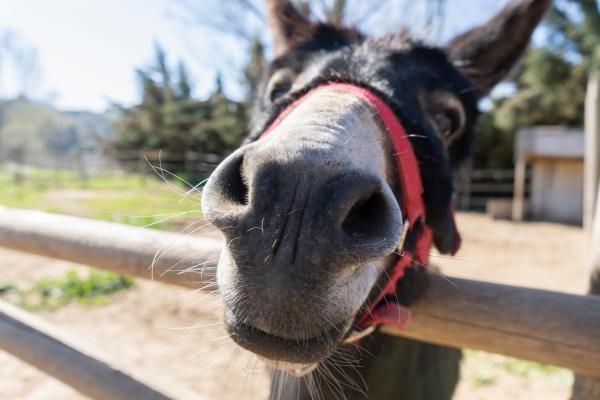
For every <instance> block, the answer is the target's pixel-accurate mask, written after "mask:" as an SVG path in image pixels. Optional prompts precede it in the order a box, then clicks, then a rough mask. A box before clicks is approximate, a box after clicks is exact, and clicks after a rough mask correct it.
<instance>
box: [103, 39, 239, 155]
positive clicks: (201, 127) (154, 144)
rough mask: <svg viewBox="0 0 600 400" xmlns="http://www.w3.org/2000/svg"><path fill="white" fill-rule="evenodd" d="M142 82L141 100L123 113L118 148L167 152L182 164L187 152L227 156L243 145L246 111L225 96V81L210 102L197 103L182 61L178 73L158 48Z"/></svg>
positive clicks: (140, 76)
mask: <svg viewBox="0 0 600 400" xmlns="http://www.w3.org/2000/svg"><path fill="white" fill-rule="evenodd" d="M137 77H138V81H139V85H140V89H141V96H140V97H141V101H140V103H139V104H137V105H135V106H133V107H130V108H122V112H123V116H122V117H121V118H120V120H119V121H118V122H117V126H116V128H117V138H116V139H115V140H114V142H112V143H111V147H112V148H113V149H116V150H135V151H140V150H141V151H150V150H162V151H163V152H164V153H165V155H166V156H169V157H172V158H176V159H180V160H183V159H184V158H185V155H186V152H188V151H195V152H201V153H207V152H208V153H219V154H226V153H228V152H230V151H231V150H232V149H233V148H235V147H237V145H238V144H239V142H240V141H241V138H242V136H243V133H244V129H245V124H246V107H245V106H244V104H241V103H237V102H234V101H232V100H230V99H229V98H227V97H226V96H225V95H224V93H223V89H222V83H221V80H220V78H217V81H216V89H215V91H214V93H213V94H212V95H211V96H210V97H209V98H208V99H207V100H204V101H202V100H197V99H194V98H193V96H192V92H193V88H192V83H191V80H190V77H189V74H188V72H187V68H186V67H185V65H184V64H183V63H182V62H180V63H178V64H177V68H176V72H175V73H173V71H172V70H171V68H170V67H169V64H168V60H167V56H166V54H165V52H164V51H163V50H162V48H160V47H159V46H157V47H156V51H155V59H154V62H153V64H152V65H150V66H149V67H147V68H145V69H139V70H138V71H137Z"/></svg>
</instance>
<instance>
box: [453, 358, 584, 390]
mask: <svg viewBox="0 0 600 400" xmlns="http://www.w3.org/2000/svg"><path fill="white" fill-rule="evenodd" d="M463 371H465V372H466V373H467V374H468V375H469V377H468V378H469V379H471V381H472V383H473V385H474V386H475V387H481V386H486V385H492V384H494V383H495V381H496V377H497V376H498V375H499V374H502V373H503V374H509V375H513V376H516V377H520V378H524V379H528V380H537V379H541V380H545V381H553V382H555V383H557V384H558V385H560V386H565V387H568V386H570V385H571V384H572V382H573V373H572V372H571V371H569V370H566V369H563V368H559V367H555V366H552V365H546V364H539V363H536V362H532V361H524V360H519V359H516V358H512V357H506V356H502V355H499V354H491V353H485V352H483V351H475V350H463Z"/></svg>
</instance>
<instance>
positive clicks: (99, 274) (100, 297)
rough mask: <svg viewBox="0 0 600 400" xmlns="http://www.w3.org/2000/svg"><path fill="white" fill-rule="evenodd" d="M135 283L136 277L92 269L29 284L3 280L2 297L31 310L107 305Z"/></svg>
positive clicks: (0, 293)
mask: <svg viewBox="0 0 600 400" xmlns="http://www.w3.org/2000/svg"><path fill="white" fill-rule="evenodd" d="M131 285H133V279H132V278H129V277H125V276H121V275H117V274H114V273H112V272H106V271H99V270H95V269H91V270H90V271H89V273H88V274H87V276H84V277H81V276H80V275H79V274H77V273H76V272H75V271H69V272H67V273H66V274H65V276H64V277H62V278H58V279H41V280H39V281H36V282H35V283H33V284H32V285H30V286H28V287H17V286H14V285H11V284H7V283H4V284H2V283H0V296H1V297H3V298H4V299H5V300H7V301H10V302H11V303H13V304H16V305H18V306H20V307H23V308H26V309H29V310H56V309H57V308H59V307H62V306H65V305H67V304H70V303H73V302H77V303H81V304H86V305H94V304H103V303H106V302H107V301H108V300H109V299H110V296H111V295H112V294H114V293H116V292H119V291H121V290H124V289H127V288H129V287H130V286H131Z"/></svg>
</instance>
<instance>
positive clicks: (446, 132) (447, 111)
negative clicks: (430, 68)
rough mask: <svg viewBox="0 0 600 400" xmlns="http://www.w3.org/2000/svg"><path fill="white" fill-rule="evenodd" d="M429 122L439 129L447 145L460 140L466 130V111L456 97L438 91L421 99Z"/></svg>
mask: <svg viewBox="0 0 600 400" xmlns="http://www.w3.org/2000/svg"><path fill="white" fill-rule="evenodd" d="M421 101H422V102H423V103H422V104H423V110H424V111H425V113H426V115H427V117H428V119H429V122H430V123H431V124H432V125H434V127H435V128H437V131H438V132H439V134H440V136H441V137H442V138H443V139H444V142H445V143H446V145H449V144H450V143H452V141H454V140H455V139H456V138H458V137H459V136H460V135H461V133H462V132H463V130H464V129H465V123H466V115H465V110H464V107H463V105H462V103H461V102H460V100H459V99H458V97H456V95H454V94H453V93H452V92H449V91H442V90H436V91H435V92H433V93H429V94H427V95H424V96H423V97H422V98H421Z"/></svg>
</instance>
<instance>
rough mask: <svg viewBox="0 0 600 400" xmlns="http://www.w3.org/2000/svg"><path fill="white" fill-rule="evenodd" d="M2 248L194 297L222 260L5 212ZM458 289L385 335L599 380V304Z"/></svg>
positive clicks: (215, 247)
mask: <svg viewBox="0 0 600 400" xmlns="http://www.w3.org/2000/svg"><path fill="white" fill-rule="evenodd" d="M0 246H3V247H7V248H11V249H16V250H21V251H25V252H28V253H33V254H39V255H44V256H48V257H54V258H60V259H63V260H68V261H73V262H78V263H85V264H87V265H90V266H94V267H98V268H104V269H109V270H111V271H115V272H119V273H123V274H128V275H134V276H137V277H141V278H146V279H155V280H158V281H164V282H168V283H173V284H177V285H183V286H186V287H196V288H197V287H202V286H205V285H206V284H208V283H210V282H213V280H214V267H215V265H216V262H217V260H218V257H219V256H218V255H219V252H220V242H219V241H217V240H214V239H206V238H201V237H186V236H182V235H177V234H172V233H164V232H159V231H152V230H148V229H143V228H135V227H129V226H122V225H119V224H114V223H110V222H101V221H90V220H85V219H81V218H76V217H66V216H59V215H51V214H46V213H43V212H37V211H24V210H14V209H4V210H3V211H1V212H0ZM157 254H158V256H157ZM150 265H154V266H153V268H149V266H150ZM451 279H452V280H453V282H455V283H456V285H457V287H454V286H450V285H448V284H447V282H446V281H443V280H441V279H437V278H435V277H434V278H433V282H432V285H433V287H432V288H431V290H429V291H428V294H427V296H426V297H425V298H424V299H423V300H422V301H420V302H418V303H417V304H415V305H414V306H413V307H412V310H413V315H414V320H413V321H412V323H411V325H410V326H409V328H408V329H407V330H406V331H404V332H400V331H397V330H395V329H394V328H393V327H390V326H386V327H383V328H382V329H383V331H384V332H386V333H389V334H394V335H400V336H404V337H409V338H413V339H417V340H424V341H429V342H433V343H439V344H443V345H448V346H454V347H460V348H462V347H469V348H473V349H479V350H484V351H489V352H495V353H500V354H505V355H509V356H514V357H519V358H524V359H529V360H533V361H538V362H543V363H548V364H554V365H558V366H561V367H564V368H569V369H572V370H574V371H576V372H580V373H584V374H588V375H594V376H599V377H600V362H599V361H600V318H598V316H600V297H597V296H577V295H571V294H565V293H558V292H550V291H544V290H536V289H528V288H522V287H513V286H506V285H499V284H492V283H483V282H477V281H471V280H466V279H458V278H451ZM0 324H1V322H0ZM0 335H2V330H1V329H0ZM16 355H17V356H19V357H20V355H19V354H16ZM33 361H35V360H33ZM59 378H60V377H59Z"/></svg>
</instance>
